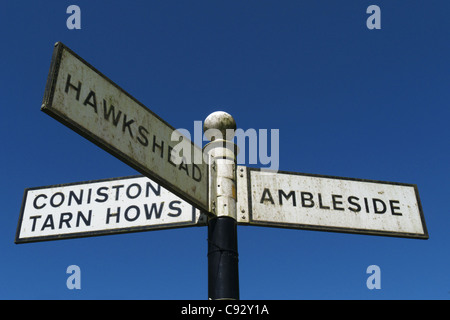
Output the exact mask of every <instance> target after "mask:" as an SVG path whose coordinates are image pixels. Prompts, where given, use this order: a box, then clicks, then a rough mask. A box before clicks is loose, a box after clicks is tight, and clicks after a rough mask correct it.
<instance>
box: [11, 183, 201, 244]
mask: <svg viewBox="0 0 450 320" xmlns="http://www.w3.org/2000/svg"><path fill="white" fill-rule="evenodd" d="M201 225H206V218H205V217H204V216H203V215H202V214H201V213H200V211H199V210H198V209H195V208H194V207H193V206H192V205H190V204H188V203H187V202H185V201H183V200H182V199H180V198H179V197H177V196H176V195H174V194H173V193H171V192H170V191H168V190H167V189H165V188H163V187H161V186H160V185H158V184H157V183H156V182H154V181H152V180H150V179H148V178H146V177H143V176H132V177H124V178H117V179H108V180H96V181H89V182H79V183H73V184H65V185H54V186H47V187H39V188H29V189H26V190H25V193H24V198H23V202H22V210H21V214H20V218H19V223H18V227H17V234H16V243H23V242H35V241H46V240H57V239H67V238H79V237H87V236H97V235H107V234H117V233H126V232H137V231H148V230H160V229H169V228H178V227H189V226H201Z"/></svg>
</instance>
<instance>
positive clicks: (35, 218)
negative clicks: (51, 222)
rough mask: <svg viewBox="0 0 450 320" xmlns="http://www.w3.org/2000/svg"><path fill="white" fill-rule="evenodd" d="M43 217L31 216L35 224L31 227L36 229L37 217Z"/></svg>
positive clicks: (32, 229) (38, 217)
mask: <svg viewBox="0 0 450 320" xmlns="http://www.w3.org/2000/svg"><path fill="white" fill-rule="evenodd" d="M40 218H42V216H32V217H30V219H31V220H33V226H32V227H31V231H34V230H35V229H36V221H37V219H40Z"/></svg>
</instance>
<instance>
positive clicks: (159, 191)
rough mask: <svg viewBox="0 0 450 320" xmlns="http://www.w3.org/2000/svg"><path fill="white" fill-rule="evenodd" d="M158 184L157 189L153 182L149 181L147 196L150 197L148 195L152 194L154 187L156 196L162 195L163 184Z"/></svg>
mask: <svg viewBox="0 0 450 320" xmlns="http://www.w3.org/2000/svg"><path fill="white" fill-rule="evenodd" d="M157 186H158V188H157V189H155V187H154V186H153V183H152V182H150V181H148V182H147V188H146V190H145V197H146V198H148V196H149V195H150V189H152V191H153V193H154V195H155V196H157V197H159V196H160V195H161V186H160V185H159V184H157Z"/></svg>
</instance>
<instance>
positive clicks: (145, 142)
mask: <svg viewBox="0 0 450 320" xmlns="http://www.w3.org/2000/svg"><path fill="white" fill-rule="evenodd" d="M138 132H139V134H140V135H141V137H142V139H141V137H137V141H139V143H140V144H142V145H143V146H144V147H146V146H148V138H147V134H149V132H148V131H147V129H145V128H144V127H143V126H139V128H138ZM144 132H145V134H144Z"/></svg>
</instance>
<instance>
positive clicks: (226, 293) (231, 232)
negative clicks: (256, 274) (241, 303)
mask: <svg viewBox="0 0 450 320" xmlns="http://www.w3.org/2000/svg"><path fill="white" fill-rule="evenodd" d="M238 262H239V259H238V248H237V222H236V220H235V219H233V218H230V217H227V216H221V217H215V218H212V219H210V220H209V222H208V298H209V299H211V300H218V299H234V300H239V268H238Z"/></svg>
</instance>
